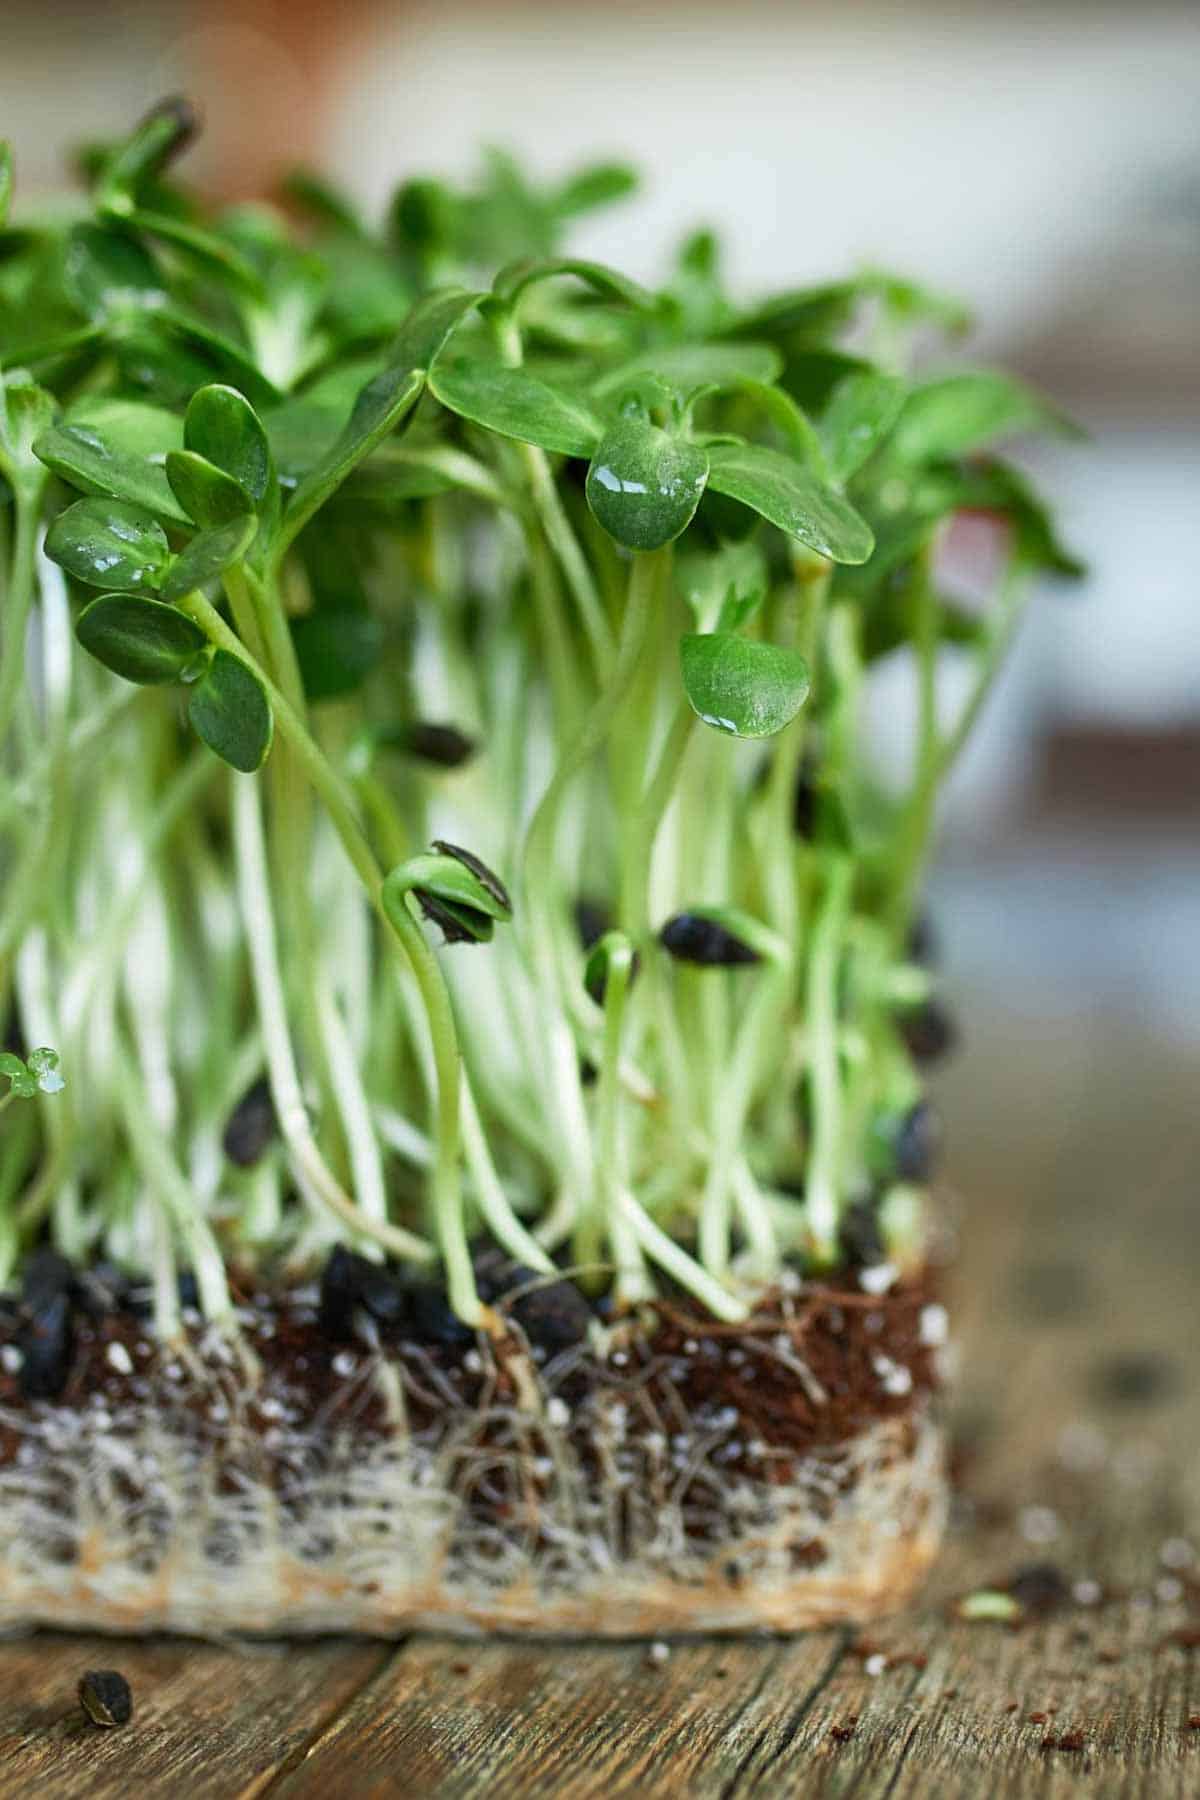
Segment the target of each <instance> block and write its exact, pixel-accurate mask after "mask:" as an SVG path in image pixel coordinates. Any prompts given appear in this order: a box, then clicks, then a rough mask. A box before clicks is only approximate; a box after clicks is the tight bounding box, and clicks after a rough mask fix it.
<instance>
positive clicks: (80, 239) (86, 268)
mask: <svg viewBox="0 0 1200 1800" xmlns="http://www.w3.org/2000/svg"><path fill="white" fill-rule="evenodd" d="M63 286H64V288H65V289H66V292H67V294H68V295H69V297H70V298H71V300H72V301H73V302H74V304H75V305H76V306H77V307H78V308H79V310H80V312H83V313H86V314H87V316H88V318H89V319H104V318H107V317H108V316H109V315H110V314H111V313H114V312H125V311H129V310H131V309H136V308H139V307H146V306H152V305H154V304H155V303H160V302H161V301H162V300H163V299H164V298H165V295H164V292H163V285H162V282H161V281H160V280H159V275H158V270H157V269H156V268H155V266H154V263H153V262H152V261H151V259H150V257H149V256H148V255H147V253H146V251H145V250H144V249H143V247H142V245H141V244H140V243H139V241H138V240H137V238H135V237H134V236H132V234H131V233H130V232H128V231H125V230H123V229H122V228H121V226H119V225H116V224H113V225H93V224H90V223H85V224H81V225H76V226H74V227H73V228H72V230H71V232H70V234H69V236H68V238H67V243H66V249H65V251H64V256H63Z"/></svg>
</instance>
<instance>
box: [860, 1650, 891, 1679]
mask: <svg viewBox="0 0 1200 1800" xmlns="http://www.w3.org/2000/svg"><path fill="white" fill-rule="evenodd" d="M886 1668H887V1657H886V1656H885V1655H884V1654H883V1652H882V1650H877V1651H876V1652H875V1654H874V1656H868V1657H867V1659H866V1661H865V1662H864V1663H863V1674H864V1675H882V1674H883V1671H884V1670H885V1669H886Z"/></svg>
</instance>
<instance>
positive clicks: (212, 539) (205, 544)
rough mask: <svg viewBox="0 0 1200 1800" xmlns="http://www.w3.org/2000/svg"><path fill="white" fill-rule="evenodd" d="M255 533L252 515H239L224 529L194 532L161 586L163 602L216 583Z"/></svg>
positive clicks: (210, 528) (250, 542)
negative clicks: (211, 582)
mask: <svg viewBox="0 0 1200 1800" xmlns="http://www.w3.org/2000/svg"><path fill="white" fill-rule="evenodd" d="M257 529H258V522H257V520H256V519H255V517H254V514H253V513H249V512H243V513H242V514H241V516H240V517H239V518H234V519H230V520H229V521H228V522H227V523H226V524H224V525H211V526H209V527H208V529H207V530H205V531H199V532H197V533H196V536H195V537H194V538H193V539H192V541H191V543H190V544H188V545H187V547H186V548H185V549H184V550H181V551H180V553H179V555H178V556H177V557H176V558H175V561H174V562H173V563H172V564H171V567H170V570H169V572H168V574H167V576H166V579H165V580H164V582H163V584H162V597H163V599H164V600H181V599H182V598H183V596H184V595H185V594H190V593H191V592H192V590H193V589H194V588H199V587H204V586H206V585H207V583H208V582H210V581H216V580H217V578H218V576H220V575H223V574H224V573H225V571H226V569H230V568H232V567H233V565H234V563H235V562H238V561H240V559H241V558H242V557H243V556H244V555H245V554H246V551H247V550H248V549H249V548H250V545H251V544H252V543H253V541H254V534H255V532H256V531H257Z"/></svg>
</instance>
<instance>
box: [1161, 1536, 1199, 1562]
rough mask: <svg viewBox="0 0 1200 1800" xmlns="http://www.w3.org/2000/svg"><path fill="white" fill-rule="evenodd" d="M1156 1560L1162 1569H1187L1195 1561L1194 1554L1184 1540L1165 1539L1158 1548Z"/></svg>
mask: <svg viewBox="0 0 1200 1800" xmlns="http://www.w3.org/2000/svg"><path fill="white" fill-rule="evenodd" d="M1158 1560H1159V1562H1160V1563H1161V1564H1162V1565H1163V1567H1164V1569H1189V1568H1191V1566H1192V1564H1193V1563H1194V1562H1195V1560H1196V1552H1195V1551H1194V1550H1193V1548H1192V1546H1191V1545H1190V1544H1189V1543H1188V1541H1187V1539H1186V1538H1181V1537H1173V1538H1167V1539H1166V1541H1165V1543H1163V1544H1162V1545H1161V1546H1160V1548H1159V1552H1158Z"/></svg>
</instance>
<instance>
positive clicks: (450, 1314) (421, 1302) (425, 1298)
mask: <svg viewBox="0 0 1200 1800" xmlns="http://www.w3.org/2000/svg"><path fill="white" fill-rule="evenodd" d="M406 1298H407V1301H408V1309H409V1329H410V1331H411V1332H412V1335H413V1337H414V1338H415V1339H416V1340H417V1342H418V1343H425V1344H433V1345H436V1346H438V1347H439V1348H442V1349H447V1350H451V1349H455V1348H461V1347H462V1346H464V1345H466V1344H473V1343H474V1342H475V1333H474V1332H473V1331H472V1329H471V1327H470V1326H469V1325H464V1324H463V1322H462V1320H461V1319H460V1318H459V1316H458V1314H457V1313H456V1312H455V1311H454V1309H453V1307H452V1306H451V1305H450V1302H449V1300H447V1298H446V1293H445V1290H444V1289H443V1288H440V1287H436V1286H435V1285H434V1283H433V1282H431V1281H421V1282H412V1283H410V1285H409V1286H408V1288H407V1289H406Z"/></svg>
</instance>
